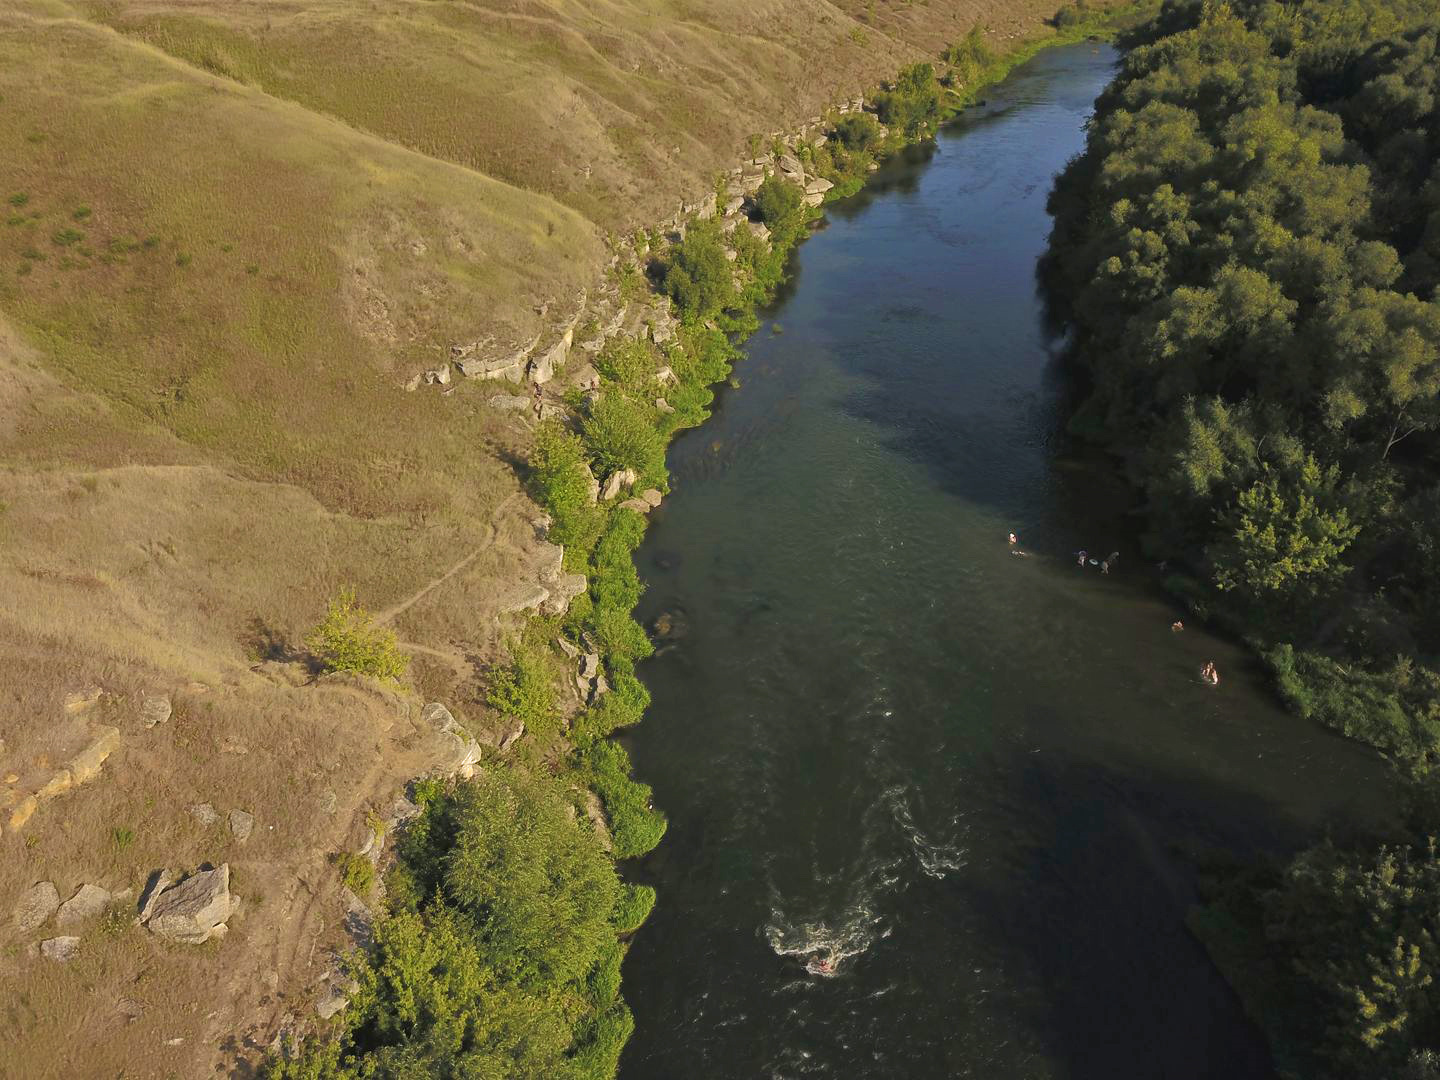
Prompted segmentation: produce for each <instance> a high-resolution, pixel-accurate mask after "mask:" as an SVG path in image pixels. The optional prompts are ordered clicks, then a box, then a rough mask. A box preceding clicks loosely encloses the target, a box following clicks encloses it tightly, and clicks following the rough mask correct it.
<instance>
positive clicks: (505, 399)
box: [490, 394, 532, 412]
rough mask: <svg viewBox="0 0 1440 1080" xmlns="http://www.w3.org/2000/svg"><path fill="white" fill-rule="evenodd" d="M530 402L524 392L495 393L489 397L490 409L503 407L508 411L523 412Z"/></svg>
mask: <svg viewBox="0 0 1440 1080" xmlns="http://www.w3.org/2000/svg"><path fill="white" fill-rule="evenodd" d="M531 404H532V399H531V398H528V397H526V396H525V395H524V394H496V395H495V396H494V397H492V398H491V399H490V407H491V408H492V409H505V410H507V411H510V412H525V411H527V410H528V409H529V408H530V405H531Z"/></svg>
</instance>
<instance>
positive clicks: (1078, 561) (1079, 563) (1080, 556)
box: [1075, 548, 1089, 566]
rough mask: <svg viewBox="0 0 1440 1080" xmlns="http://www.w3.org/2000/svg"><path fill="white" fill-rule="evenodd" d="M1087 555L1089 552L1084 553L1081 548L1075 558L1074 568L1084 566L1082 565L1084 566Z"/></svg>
mask: <svg viewBox="0 0 1440 1080" xmlns="http://www.w3.org/2000/svg"><path fill="white" fill-rule="evenodd" d="M1087 554H1089V552H1087V551H1085V550H1084V549H1083V548H1082V549H1081V550H1080V552H1079V553H1078V554H1077V556H1076V559H1075V565H1076V566H1084V565H1085V556H1086V555H1087Z"/></svg>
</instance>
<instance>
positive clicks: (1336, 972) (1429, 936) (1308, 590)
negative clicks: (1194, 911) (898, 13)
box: [1044, 0, 1440, 1080]
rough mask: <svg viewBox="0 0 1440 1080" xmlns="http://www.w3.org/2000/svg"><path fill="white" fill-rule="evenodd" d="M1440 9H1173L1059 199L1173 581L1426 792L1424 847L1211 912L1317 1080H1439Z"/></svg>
mask: <svg viewBox="0 0 1440 1080" xmlns="http://www.w3.org/2000/svg"><path fill="white" fill-rule="evenodd" d="M1437 27H1440V10H1437V8H1436V6H1435V5H1434V3H1431V2H1419V0H1393V2H1379V0H1309V2H1306V3H1277V2H1273V0H1238V2H1235V3H1232V4H1222V3H1213V2H1206V3H1204V4H1200V3H1191V2H1180V3H1176V2H1173V0H1172V2H1169V3H1167V4H1166V6H1165V8H1164V10H1163V12H1162V13H1161V15H1160V16H1159V18H1158V19H1157V20H1156V21H1155V22H1154V23H1153V24H1152V25H1150V26H1149V27H1147V28H1145V29H1144V30H1143V31H1142V32H1141V34H1140V35H1139V36H1138V38H1139V39H1138V40H1137V41H1136V42H1134V43H1133V44H1134V47H1133V48H1132V49H1131V51H1130V52H1129V53H1128V54H1127V56H1126V58H1125V60H1124V62H1123V65H1122V68H1121V71H1120V73H1119V75H1118V77H1117V78H1116V80H1115V81H1114V83H1113V84H1112V85H1111V86H1110V87H1109V88H1108V89H1107V90H1106V91H1105V93H1104V94H1103V95H1102V97H1101V98H1100V100H1099V102H1098V103H1097V111H1096V114H1095V117H1094V120H1093V122H1092V124H1091V127H1090V131H1089V136H1088V144H1087V148H1086V150H1085V152H1084V154H1083V155H1081V156H1080V157H1079V158H1077V159H1076V160H1075V161H1074V162H1072V163H1071V165H1070V166H1069V167H1068V168H1067V170H1066V171H1065V173H1064V174H1063V175H1062V176H1061V177H1060V179H1059V181H1058V182H1057V185H1056V190H1055V193H1054V195H1053V196H1052V205H1051V208H1052V211H1053V212H1054V213H1055V216H1056V224H1055V232H1054V234H1053V236H1052V243H1051V250H1050V253H1049V255H1048V256H1047V259H1046V264H1045V266H1044V274H1045V277H1046V280H1047V284H1048V285H1049V287H1050V292H1051V297H1052V301H1053V303H1054V305H1055V308H1056V314H1057V315H1059V316H1060V317H1062V318H1063V319H1064V320H1065V321H1066V322H1068V323H1069V324H1070V325H1071V326H1072V327H1073V328H1074V336H1073V339H1072V342H1071V349H1070V357H1071V363H1072V365H1073V369H1074V373H1075V376H1076V380H1075V381H1076V383H1077V384H1078V386H1079V387H1080V388H1081V393H1082V400H1081V401H1080V403H1079V404H1078V407H1077V410H1076V412H1075V415H1074V418H1073V420H1072V430H1074V431H1075V432H1076V433H1077V434H1081V435H1084V436H1086V437H1089V438H1092V439H1095V440H1097V441H1100V442H1102V443H1103V444H1105V445H1107V446H1109V447H1110V448H1112V449H1113V450H1115V451H1116V452H1117V453H1118V454H1119V455H1120V456H1121V458H1122V459H1123V461H1124V463H1125V466H1126V468H1127V470H1128V472H1129V474H1130V476H1131V478H1132V479H1133V481H1134V483H1135V484H1136V486H1137V487H1138V488H1139V490H1140V491H1141V492H1143V495H1144V497H1145V500H1146V511H1147V520H1148V522H1149V526H1150V527H1149V533H1148V536H1147V542H1148V544H1149V545H1150V548H1151V551H1152V554H1153V555H1154V557H1155V558H1157V559H1163V560H1168V562H1169V565H1170V567H1171V573H1170V577H1169V578H1168V584H1169V585H1170V586H1171V587H1172V588H1174V589H1175V590H1176V591H1177V592H1179V593H1181V594H1182V595H1183V596H1184V597H1185V598H1186V600H1187V601H1188V602H1189V603H1190V604H1191V605H1192V606H1193V607H1194V608H1196V609H1197V610H1199V611H1200V612H1202V613H1204V614H1206V615H1208V616H1210V617H1212V618H1214V619H1215V620H1217V621H1218V622H1220V623H1222V624H1223V625H1226V626H1228V627H1229V628H1231V629H1232V630H1234V631H1236V632H1238V633H1241V634H1243V635H1244V636H1246V638H1247V639H1248V640H1250V641H1252V642H1253V643H1254V644H1255V645H1256V647H1257V648H1258V649H1259V650H1260V651H1261V652H1262V653H1263V654H1264V655H1265V656H1266V658H1267V660H1268V661H1269V663H1270V665H1271V667H1272V669H1273V670H1274V672H1275V675H1276V680H1277V685H1278V687H1279V689H1280V691H1281V693H1282V694H1283V695H1284V697H1285V698H1286V699H1287V700H1288V701H1289V702H1290V703H1291V704H1292V705H1293V706H1295V707H1296V708H1297V709H1298V710H1299V711H1300V712H1302V713H1303V714H1305V715H1307V716H1312V717H1314V718H1316V719H1318V720H1319V721H1321V722H1324V723H1326V724H1328V725H1329V726H1331V727H1334V728H1336V729H1338V730H1340V731H1343V732H1344V733H1346V734H1348V735H1351V736H1354V737H1357V738H1360V739H1363V740H1365V741H1367V742H1370V743H1372V744H1373V745H1375V746H1377V747H1379V748H1381V749H1383V750H1384V751H1386V752H1387V753H1388V754H1389V755H1390V756H1391V757H1392V760H1394V761H1395V762H1396V763H1397V765H1399V766H1400V767H1402V768H1403V769H1404V770H1405V772H1406V773H1407V774H1408V775H1409V777H1410V779H1411V782H1412V784H1413V795H1414V806H1413V808H1412V812H1411V814H1410V829H1409V831H1408V833H1407V834H1406V835H1403V836H1398V837H1394V838H1391V842H1389V843H1387V844H1385V845H1383V846H1382V845H1379V844H1378V843H1377V844H1376V845H1375V846H1372V847H1369V848H1366V847H1365V846H1364V845H1363V844H1362V845H1355V846H1352V847H1350V848H1347V847H1344V846H1335V845H1331V844H1325V845H1323V846H1321V847H1319V848H1316V849H1314V850H1311V851H1309V852H1306V853H1304V854H1302V855H1301V856H1300V857H1298V858H1297V859H1295V860H1294V861H1293V862H1292V863H1291V864H1290V865H1288V866H1285V867H1273V868H1259V869H1252V870H1250V871H1247V872H1246V873H1245V874H1243V875H1241V876H1240V877H1236V876H1234V875H1229V876H1227V877H1225V878H1224V880H1223V882H1222V884H1220V885H1218V886H1217V887H1216V888H1215V889H1214V891H1213V892H1212V893H1211V895H1210V900H1211V904H1210V907H1209V909H1208V910H1207V911H1206V912H1204V913H1203V914H1202V915H1201V916H1199V917H1198V918H1197V927H1198V928H1200V929H1201V930H1202V936H1204V937H1205V938H1206V940H1207V942H1208V943H1209V944H1210V945H1211V947H1212V951H1214V953H1215V955H1216V956H1217V958H1218V959H1220V961H1221V963H1222V966H1223V967H1224V968H1225V970H1226V972H1227V974H1228V975H1230V976H1231V977H1232V979H1233V980H1234V981H1235V982H1236V984H1237V986H1238V987H1239V988H1240V990H1241V992H1242V994H1243V995H1244V996H1245V998H1246V1001H1247V1004H1248V1005H1249V1007H1250V1008H1251V1010H1252V1012H1253V1013H1255V1015H1256V1016H1257V1017H1258V1018H1260V1019H1261V1020H1262V1021H1263V1022H1264V1023H1265V1025H1266V1027H1267V1029H1268V1031H1269V1033H1270V1035H1271V1038H1272V1045H1273V1046H1274V1047H1275V1050H1276V1056H1277V1064H1278V1065H1279V1066H1280V1068H1281V1071H1282V1072H1284V1073H1285V1074H1286V1075H1290V1076H1304V1077H1322V1078H1324V1077H1332V1078H1337V1080H1339V1078H1360V1077H1375V1076H1396V1077H1412V1078H1417V1080H1418V1078H1434V1077H1440V1057H1437V1055H1436V1052H1435V1051H1436V1049H1437V1048H1440V984H1437V983H1436V982H1435V979H1434V975H1435V973H1436V969H1437V966H1440V954H1437V948H1440V945H1437V936H1440V871H1437V866H1440V862H1437V856H1436V849H1435V846H1434V841H1433V840H1432V839H1430V837H1431V836H1433V835H1434V834H1435V833H1436V832H1437V831H1440V799H1437V797H1436V789H1435V784H1436V780H1435V778H1434V774H1433V773H1432V772H1431V771H1430V770H1431V766H1432V765H1433V764H1434V762H1435V760H1436V757H1437V752H1440V674H1437V667H1440V664H1437V654H1440V431H1437V429H1440V299H1437V293H1436V289H1437V284H1440V112H1437V96H1436V95H1437V90H1440V85H1437V83H1440V57H1437V55H1436V53H1437Z"/></svg>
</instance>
